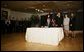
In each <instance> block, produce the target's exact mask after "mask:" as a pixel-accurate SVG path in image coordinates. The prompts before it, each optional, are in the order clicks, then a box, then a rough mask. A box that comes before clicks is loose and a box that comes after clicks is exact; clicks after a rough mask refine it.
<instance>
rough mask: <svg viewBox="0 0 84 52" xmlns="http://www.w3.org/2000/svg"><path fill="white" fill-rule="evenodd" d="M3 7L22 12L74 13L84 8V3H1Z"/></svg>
mask: <svg viewBox="0 0 84 52" xmlns="http://www.w3.org/2000/svg"><path fill="white" fill-rule="evenodd" d="M1 7H3V8H9V9H11V10H16V11H22V12H42V11H43V12H50V11H51V10H52V9H55V10H56V11H61V10H70V11H74V10H78V9H82V8H83V1H1ZM38 9H39V11H38Z"/></svg>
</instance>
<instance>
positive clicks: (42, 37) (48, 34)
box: [25, 28, 64, 45]
mask: <svg viewBox="0 0 84 52" xmlns="http://www.w3.org/2000/svg"><path fill="white" fill-rule="evenodd" d="M63 38H64V32H63V28H27V30H26V36H25V39H26V41H28V42H33V43H41V44H48V45H58V44H59V42H60V41H61V40H62V39H63Z"/></svg>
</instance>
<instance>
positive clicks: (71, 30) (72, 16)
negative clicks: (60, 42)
mask: <svg viewBox="0 0 84 52" xmlns="http://www.w3.org/2000/svg"><path fill="white" fill-rule="evenodd" d="M74 30H75V16H74V14H73V13H71V17H70V32H71V34H72V37H75V34H74Z"/></svg>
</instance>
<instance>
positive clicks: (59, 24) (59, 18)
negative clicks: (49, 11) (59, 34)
mask: <svg viewBox="0 0 84 52" xmlns="http://www.w3.org/2000/svg"><path fill="white" fill-rule="evenodd" d="M55 20H56V23H57V27H62V26H63V16H62V15H61V13H59V12H58V13H57V16H56V18H55Z"/></svg>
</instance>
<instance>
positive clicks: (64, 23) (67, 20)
mask: <svg viewBox="0 0 84 52" xmlns="http://www.w3.org/2000/svg"><path fill="white" fill-rule="evenodd" d="M69 22H70V19H69V17H68V15H67V14H65V16H64V21H63V25H64V32H65V35H66V36H67V37H68V36H69Z"/></svg>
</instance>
